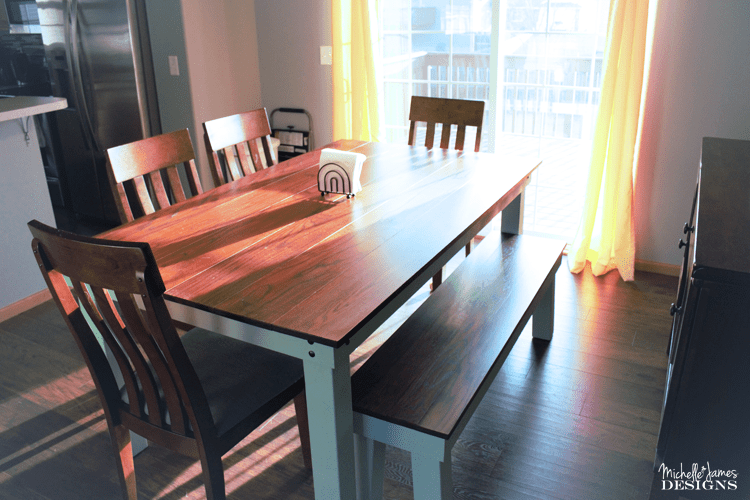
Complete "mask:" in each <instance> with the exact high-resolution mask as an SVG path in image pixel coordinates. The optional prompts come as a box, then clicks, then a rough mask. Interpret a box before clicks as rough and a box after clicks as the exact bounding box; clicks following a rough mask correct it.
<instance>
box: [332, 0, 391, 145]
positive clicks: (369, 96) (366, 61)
mask: <svg viewBox="0 0 750 500" xmlns="http://www.w3.org/2000/svg"><path fill="white" fill-rule="evenodd" d="M332 7H333V8H332V11H333V12H332V14H333V15H332V21H333V24H332V30H331V31H332V34H333V64H332V71H333V138H334V139H335V140H338V139H357V140H363V141H377V140H379V139H380V117H381V116H382V113H381V106H382V104H381V99H380V96H381V95H382V92H380V91H379V89H378V85H379V82H380V81H381V80H380V78H378V74H377V73H378V72H379V71H380V68H381V67H382V65H381V61H380V40H379V31H380V29H379V24H378V2H377V0H333V2H332Z"/></svg>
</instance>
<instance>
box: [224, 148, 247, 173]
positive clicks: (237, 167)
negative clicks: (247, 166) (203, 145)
mask: <svg viewBox="0 0 750 500" xmlns="http://www.w3.org/2000/svg"><path fill="white" fill-rule="evenodd" d="M235 150H236V148H235V147H234V146H227V147H226V148H222V149H221V150H220V152H223V153H224V161H225V162H226V164H227V169H228V172H227V173H228V174H229V175H231V177H232V179H233V180H234V179H240V178H242V177H244V176H245V175H246V173H245V171H244V168H243V166H242V162H240V161H239V160H238V158H237V154H236V153H235Z"/></svg>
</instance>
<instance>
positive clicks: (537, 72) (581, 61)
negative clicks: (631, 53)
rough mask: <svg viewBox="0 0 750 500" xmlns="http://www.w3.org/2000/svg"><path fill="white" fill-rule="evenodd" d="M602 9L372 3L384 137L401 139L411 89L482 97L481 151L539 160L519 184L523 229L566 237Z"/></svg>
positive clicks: (595, 78) (572, 3)
mask: <svg viewBox="0 0 750 500" xmlns="http://www.w3.org/2000/svg"><path fill="white" fill-rule="evenodd" d="M608 7H609V1H608V0H568V1H547V0H411V1H410V2H409V1H405V0H381V8H382V12H381V19H382V30H383V31H382V33H383V47H382V49H383V52H382V53H383V58H384V68H383V77H384V81H383V89H384V94H385V95H384V102H385V113H386V116H385V132H386V140H388V141H389V142H403V143H405V142H406V136H407V131H408V113H409V100H410V98H411V96H412V95H425V96H439V97H451V98H458V99H477V100H484V101H485V102H486V106H485V109H486V111H485V114H486V116H485V126H484V132H483V137H482V150H484V151H492V152H498V153H503V154H508V155H514V156H534V157H539V158H541V159H542V160H543V163H542V167H541V168H540V169H539V171H538V172H537V173H536V174H535V176H534V178H533V179H532V184H531V185H530V186H529V189H528V190H527V196H526V207H525V221H524V231H526V232H530V233H537V234H547V235H550V236H555V237H559V238H563V239H567V240H570V239H572V238H573V236H574V232H575V229H576V226H577V224H578V219H579V216H580V210H581V205H582V190H583V186H584V184H585V180H586V173H587V169H588V155H589V150H590V146H591V138H592V136H593V128H594V121H595V118H596V110H597V106H598V102H599V87H600V85H601V76H602V74H601V72H602V54H603V51H604V37H605V33H606V27H607V26H606V24H607V14H608ZM467 141H473V137H467ZM468 143H469V144H470V143H471V142H468Z"/></svg>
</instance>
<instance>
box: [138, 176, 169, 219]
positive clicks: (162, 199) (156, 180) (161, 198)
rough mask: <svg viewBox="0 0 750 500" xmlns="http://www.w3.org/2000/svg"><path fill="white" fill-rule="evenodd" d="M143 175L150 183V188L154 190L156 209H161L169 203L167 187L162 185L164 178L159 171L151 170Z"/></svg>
mask: <svg viewBox="0 0 750 500" xmlns="http://www.w3.org/2000/svg"><path fill="white" fill-rule="evenodd" d="M144 177H146V178H148V180H149V182H150V183H151V189H153V191H154V196H155V197H156V205H157V206H156V209H157V210H161V209H162V208H166V207H168V206H169V205H170V203H169V195H168V194H167V188H166V186H165V185H164V178H163V177H162V175H161V171H157V172H151V173H149V174H147V175H145V176H144Z"/></svg>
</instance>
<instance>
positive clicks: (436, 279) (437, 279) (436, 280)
mask: <svg viewBox="0 0 750 500" xmlns="http://www.w3.org/2000/svg"><path fill="white" fill-rule="evenodd" d="M446 274H447V273H446V269H445V266H443V267H441V268H440V270H438V272H436V273H435V276H433V277H432V286H431V287H430V291H431V292H434V291H435V290H437V287H439V286H440V285H441V284H442V283H443V278H444V277H445V275H446Z"/></svg>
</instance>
